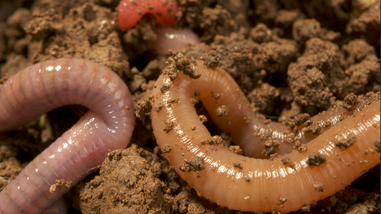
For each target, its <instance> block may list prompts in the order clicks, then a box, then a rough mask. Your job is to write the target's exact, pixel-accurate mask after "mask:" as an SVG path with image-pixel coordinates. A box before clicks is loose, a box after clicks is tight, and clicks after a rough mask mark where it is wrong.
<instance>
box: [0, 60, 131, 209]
mask: <svg viewBox="0 0 381 214" xmlns="http://www.w3.org/2000/svg"><path fill="white" fill-rule="evenodd" d="M71 104H79V105H83V106H85V107H87V108H88V109H89V111H88V112H87V113H86V114H85V115H84V116H83V117H82V118H81V119H80V120H79V121H78V122H77V123H76V124H75V125H74V126H73V127H72V128H71V129H70V130H68V131H66V132H65V133H64V134H63V135H62V136H61V137H60V138H58V139H57V140H56V141H55V142H54V143H52V144H51V145H50V146H49V147H48V148H47V149H46V150H44V151H43V152H42V153H41V154H40V155H38V156H37V157H36V158H35V159H34V160H33V161H31V162H30V163H29V164H28V165H27V166H26V167H25V168H24V169H23V170H22V171H21V172H20V174H19V175H18V176H17V178H16V179H15V180H13V181H11V182H10V183H9V184H8V185H7V186H6V187H5V188H4V189H3V191H2V192H0V213H4V214H5V213H12V214H14V213H40V212H42V211H43V210H44V209H45V208H46V207H48V206H49V205H50V204H52V203H53V202H54V201H56V200H57V199H58V198H59V197H61V196H62V195H63V194H64V193H65V192H67V191H68V189H69V188H68V187H65V186H64V187H62V188H59V187H60V186H59V185H54V184H56V182H57V180H61V181H64V183H65V182H66V184H68V183H67V182H72V184H71V185H70V186H73V185H75V184H76V183H77V182H78V181H79V180H81V179H82V178H83V177H84V176H85V175H86V173H87V172H89V170H90V169H91V168H92V167H95V166H97V165H99V164H100V163H101V162H102V161H103V160H104V158H105V157H106V155H107V153H108V152H110V151H112V150H115V149H118V148H125V147H126V146H127V145H128V143H129V141H130V138H131V135H132V130H133V128H134V122H135V118H134V106H133V102H132V99H131V95H130V92H129V91H128V88H127V86H126V85H125V84H124V82H123V81H122V80H121V79H120V78H119V76H118V75H117V74H115V73H114V72H113V71H111V70H110V69H109V68H107V67H105V66H103V65H99V64H97V63H95V62H91V61H87V60H82V59H54V60H49V61H46V62H43V63H38V64H35V65H32V66H30V67H27V68H25V69H24V70H22V71H20V72H19V73H17V74H16V75H14V76H12V77H10V78H9V79H8V80H7V81H6V82H5V83H4V84H3V85H0V131H8V130H12V129H15V128H17V127H19V126H20V125H22V124H24V123H25V122H28V121H30V120H33V119H36V118H38V116H39V115H41V114H43V113H46V112H48V111H50V110H52V109H54V108H57V107H59V106H63V105H71ZM128 108H129V110H128ZM57 186H58V187H57ZM52 187H57V189H52ZM49 190H50V192H49ZM51 192H53V193H51Z"/></svg>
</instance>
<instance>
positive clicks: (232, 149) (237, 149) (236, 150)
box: [229, 145, 242, 155]
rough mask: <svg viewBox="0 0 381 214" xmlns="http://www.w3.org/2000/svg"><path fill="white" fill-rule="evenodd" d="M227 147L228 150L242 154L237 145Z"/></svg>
mask: <svg viewBox="0 0 381 214" xmlns="http://www.w3.org/2000/svg"><path fill="white" fill-rule="evenodd" d="M229 149H230V151H232V152H234V153H236V154H238V155H242V149H241V147H240V146H238V145H237V146H230V147H229Z"/></svg>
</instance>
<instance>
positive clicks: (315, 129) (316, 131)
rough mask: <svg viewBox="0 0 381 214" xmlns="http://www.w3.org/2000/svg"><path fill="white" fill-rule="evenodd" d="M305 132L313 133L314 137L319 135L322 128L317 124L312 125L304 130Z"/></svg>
mask: <svg viewBox="0 0 381 214" xmlns="http://www.w3.org/2000/svg"><path fill="white" fill-rule="evenodd" d="M303 130H304V131H305V132H311V133H312V134H313V135H317V134H319V132H320V130H321V126H320V125H319V124H317V123H312V124H310V125H309V126H307V127H305V128H303Z"/></svg>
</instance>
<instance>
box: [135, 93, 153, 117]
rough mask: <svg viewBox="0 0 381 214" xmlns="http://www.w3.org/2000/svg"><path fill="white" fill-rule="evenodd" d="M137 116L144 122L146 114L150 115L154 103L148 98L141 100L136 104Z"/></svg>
mask: <svg viewBox="0 0 381 214" xmlns="http://www.w3.org/2000/svg"><path fill="white" fill-rule="evenodd" d="M135 108H136V109H135V116H136V117H137V118H138V119H140V120H141V121H142V122H144V121H145V119H146V116H148V115H150V111H151V109H152V104H151V102H150V101H149V100H148V98H144V99H142V100H140V101H139V102H138V103H137V104H136V106H135Z"/></svg>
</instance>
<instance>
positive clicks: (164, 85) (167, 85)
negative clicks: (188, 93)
mask: <svg viewBox="0 0 381 214" xmlns="http://www.w3.org/2000/svg"><path fill="white" fill-rule="evenodd" d="M170 87H171V84H169V83H164V84H163V86H161V88H160V90H161V93H165V92H166V91H168V89H169V88H170Z"/></svg>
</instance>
